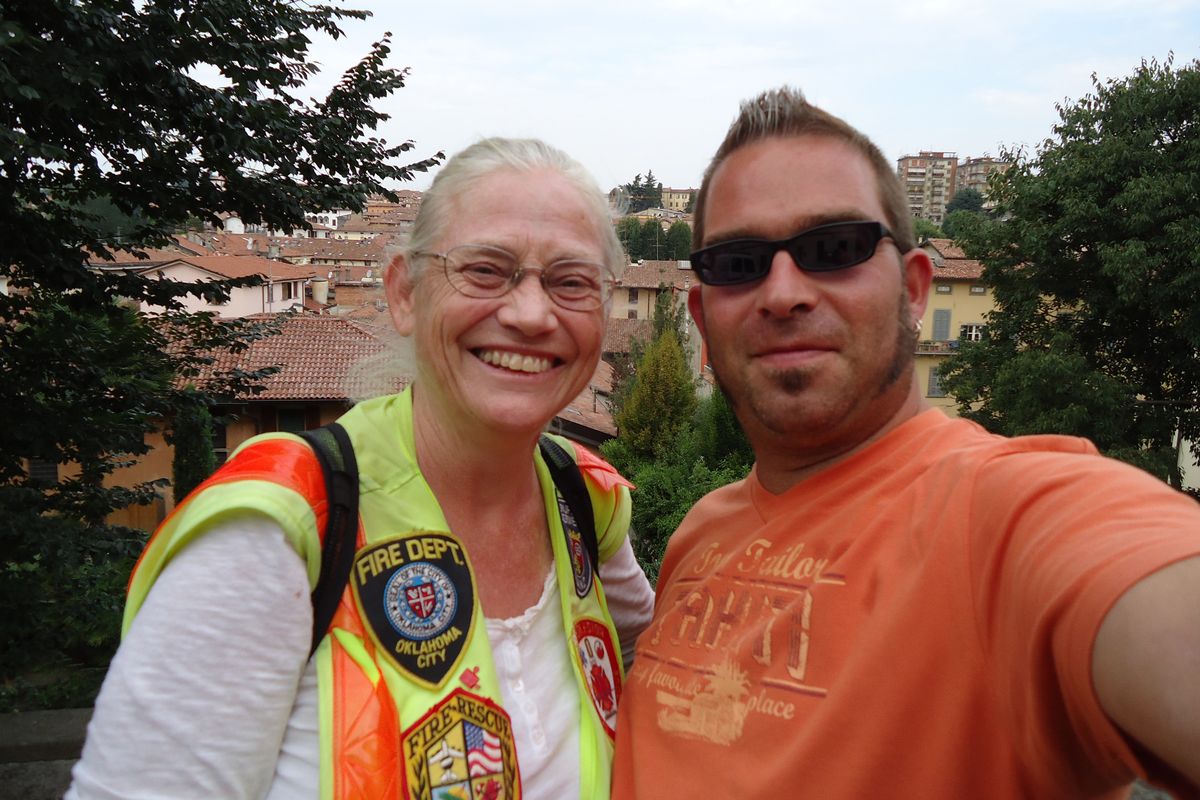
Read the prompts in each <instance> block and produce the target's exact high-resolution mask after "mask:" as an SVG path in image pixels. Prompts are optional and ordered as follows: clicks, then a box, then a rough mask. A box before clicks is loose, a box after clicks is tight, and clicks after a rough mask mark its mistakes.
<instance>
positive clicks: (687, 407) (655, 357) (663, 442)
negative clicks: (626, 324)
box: [614, 330, 696, 460]
mask: <svg viewBox="0 0 1200 800" xmlns="http://www.w3.org/2000/svg"><path fill="white" fill-rule="evenodd" d="M695 406H696V390H695V388H694V386H693V385H692V377H691V374H690V372H689V370H688V365H687V359H686V358H685V357H684V355H683V348H681V347H680V345H679V340H678V339H677V338H676V337H675V334H674V332H672V331H669V330H668V331H666V332H664V334H663V335H661V336H659V337H657V338H656V339H654V340H653V341H652V342H650V344H649V345H648V346H647V347H646V350H645V352H644V353H643V355H642V358H641V361H640V362H639V363H638V365H637V371H636V373H635V375H634V380H633V387H632V389H631V390H630V392H629V398H628V400H627V401H626V402H625V404H624V406H623V407H622V408H620V409H619V410H618V411H617V413H616V416H615V420H614V421H615V422H616V423H617V429H618V430H619V431H620V432H621V438H622V439H623V440H624V441H625V444H626V445H627V446H628V448H629V451H630V453H631V454H632V455H633V456H634V457H637V458H641V459H646V460H649V459H652V458H653V457H654V455H655V453H656V452H659V451H660V450H662V449H663V448H664V447H666V446H668V445H669V443H670V442H671V441H672V439H673V438H674V436H675V434H676V433H678V431H679V430H680V428H682V427H683V426H684V425H686V424H687V423H688V422H689V421H690V420H691V415H692V412H693V411H694V410H695Z"/></svg>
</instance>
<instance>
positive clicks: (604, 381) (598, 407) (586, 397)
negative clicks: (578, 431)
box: [555, 361, 617, 436]
mask: <svg viewBox="0 0 1200 800" xmlns="http://www.w3.org/2000/svg"><path fill="white" fill-rule="evenodd" d="M611 392H612V366H611V365H610V364H608V363H607V362H604V361H601V362H600V363H599V364H598V365H597V366H596V372H595V374H593V375H592V379H591V380H590V381H588V385H587V386H586V387H585V388H584V390H583V391H582V392H580V393H579V396H578V397H576V398H575V399H574V400H572V401H571V402H570V403H568V404H567V407H566V408H564V409H563V410H562V411H560V412H558V414H556V415H555V416H557V417H558V418H559V419H562V420H566V421H568V422H573V423H575V424H576V425H586V426H587V427H589V428H592V429H593V430H597V431H602V432H603V433H607V434H609V435H610V436H616V435H617V426H616V423H614V422H613V419H612V412H610V411H609V410H608V395H609V394H610V393H611Z"/></svg>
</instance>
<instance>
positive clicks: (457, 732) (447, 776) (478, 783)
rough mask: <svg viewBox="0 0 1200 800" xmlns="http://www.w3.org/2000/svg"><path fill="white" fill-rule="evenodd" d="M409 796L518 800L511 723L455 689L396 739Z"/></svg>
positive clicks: (493, 706)
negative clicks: (398, 744)
mask: <svg viewBox="0 0 1200 800" xmlns="http://www.w3.org/2000/svg"><path fill="white" fill-rule="evenodd" d="M400 748H401V751H402V752H403V753H404V765H405V766H404V769H405V777H406V781H407V784H408V794H407V795H406V796H407V797H411V798H415V800H435V799H437V800H440V798H456V800H520V797H521V775H520V770H519V769H518V767H517V751H516V746H515V745H514V743H513V733H512V721H511V720H510V719H509V717H508V714H506V713H504V709H502V708H500V706H498V705H496V704H495V703H493V702H492V701H491V700H488V699H486V698H483V697H479V696H477V695H474V694H471V693H470V692H468V691H466V690H465V689H455V690H454V691H453V692H451V693H450V694H449V695H447V696H446V698H445V699H443V700H442V701H441V702H440V703H438V704H437V705H436V706H434V707H433V708H432V709H430V710H429V712H428V713H427V714H425V716H423V717H421V719H419V720H417V722H416V723H415V724H414V725H413V726H412V727H411V728H409V729H408V730H406V731H405V732H404V733H403V734H402V735H401V737H400Z"/></svg>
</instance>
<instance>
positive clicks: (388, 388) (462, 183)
mask: <svg viewBox="0 0 1200 800" xmlns="http://www.w3.org/2000/svg"><path fill="white" fill-rule="evenodd" d="M505 170H511V171H514V172H533V171H537V170H549V171H552V172H556V173H558V174H559V175H562V176H563V177H564V178H566V180H567V181H568V182H569V183H570V184H571V185H573V186H574V187H575V188H576V189H577V190H578V191H579V196H580V198H581V199H582V200H583V202H584V204H585V205H586V206H587V208H588V210H589V212H590V213H591V215H592V217H593V222H594V223H595V226H596V233H597V235H598V236H599V238H600V245H601V247H602V248H603V250H604V263H605V266H606V267H608V269H609V270H610V271H611V272H612V276H613V278H619V277H620V275H621V272H622V271H623V270H624V268H625V263H626V258H625V251H624V250H623V249H622V248H621V242H620V240H619V239H617V232H616V229H615V228H614V227H613V216H614V211H613V209H612V208H611V207H610V206H609V203H608V197H607V195H605V193H604V192H602V191H601V190H600V187H599V185H598V184H597V183H596V180H595V179H594V178H593V177H592V176H591V174H590V173H589V172H588V171H587V170H586V169H585V168H584V167H583V165H582V164H580V163H579V162H578V161H576V160H575V159H573V158H571V157H570V156H569V155H567V154H566V153H564V152H563V151H562V150H559V149H558V148H557V147H552V146H550V145H548V144H546V143H545V142H543V141H541V140H539V139H506V138H501V137H492V138H488V139H481V140H480V141H478V142H476V143H475V144H473V145H471V146H470V147H468V148H466V149H465V150H463V151H461V152H459V153H457V154H456V155H454V156H453V157H451V158H450V160H449V161H447V162H446V164H445V166H443V167H442V168H441V170H440V171H439V172H438V174H437V177H435V178H434V179H433V183H432V184H430V186H429V189H428V190H427V191H426V192H425V194H424V196H423V197H422V199H421V209H420V210H419V211H418V212H417V219H416V221H415V222H414V223H413V227H412V233H411V234H410V235H409V238H408V241H407V242H406V243H405V244H404V245H402V246H400V247H399V248H396V249H395V250H393V251H391V252H389V253H387V254H386V256H385V257H386V258H387V261H388V264H389V266H388V268H389V269H390V268H391V262H392V260H393V259H392V257H393V256H394V255H395V254H396V252H400V253H403V254H404V256H405V259H406V262H407V264H408V270H409V279H410V280H411V281H413V282H414V283H415V282H416V281H417V280H418V279H419V278H420V273H421V270H422V267H419V266H418V264H421V263H423V262H424V261H425V259H414V258H412V254H413V253H417V252H422V251H429V250H432V249H433V248H434V247H435V246H436V245H435V243H436V242H437V241H438V239H440V238H441V235H442V232H443V231H444V230H445V228H446V225H447V224H448V223H449V222H450V216H451V214H452V213H453V211H454V202H455V200H456V199H458V198H459V197H461V196H462V195H464V194H466V193H467V192H469V191H470V190H471V188H472V187H473V186H474V185H476V184H477V183H478V182H479V181H480V180H482V179H484V178H486V177H487V176H489V175H491V174H493V173H496V172H502V171H505ZM380 333H381V334H382V335H380V337H379V338H381V339H383V341H384V344H385V347H384V350H383V352H381V353H378V354H376V355H374V356H369V357H367V358H365V359H361V360H360V361H358V362H357V363H355V364H354V365H352V366H351V368H350V371H349V374H348V375H347V380H346V388H347V393H348V395H349V396H350V397H351V398H352V399H353V400H354V401H355V402H357V401H360V400H365V399H367V398H370V397H375V396H378V395H381V394H388V393H390V392H393V391H395V387H396V385H397V382H407V380H409V379H411V376H413V375H414V374H415V371H416V363H415V358H414V355H413V348H412V342H411V340H410V339H408V338H405V337H402V336H400V334H398V333H397V332H396V330H395V329H394V328H392V327H391V326H390V325H389V326H387V331H386V332H382V331H381V332H380Z"/></svg>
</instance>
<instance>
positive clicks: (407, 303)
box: [383, 255, 413, 336]
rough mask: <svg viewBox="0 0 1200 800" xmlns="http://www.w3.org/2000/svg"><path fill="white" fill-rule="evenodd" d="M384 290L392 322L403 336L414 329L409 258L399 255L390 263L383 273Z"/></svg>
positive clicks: (409, 333)
mask: <svg viewBox="0 0 1200 800" xmlns="http://www.w3.org/2000/svg"><path fill="white" fill-rule="evenodd" d="M383 291H384V294H385V295H386V296H387V301H388V312H389V313H390V314H391V315H392V324H393V325H395V326H396V330H397V331H399V332H400V335H401V336H409V335H411V334H412V331H413V313H412V312H413V281H412V276H411V275H410V274H409V269H408V259H407V258H405V257H404V256H403V255H398V256H396V257H395V258H393V259H392V261H391V263H390V264H388V266H387V269H386V270H385V271H384V274H383Z"/></svg>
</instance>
